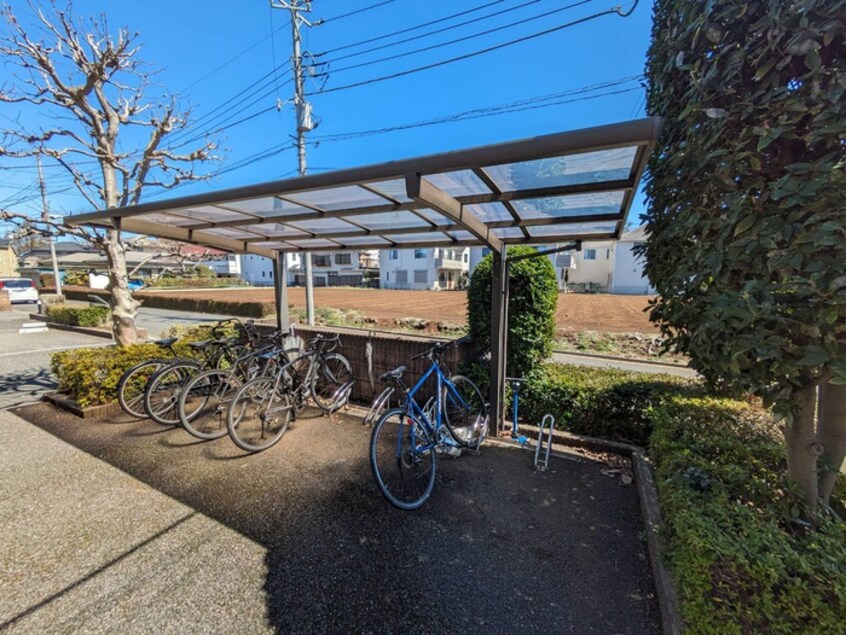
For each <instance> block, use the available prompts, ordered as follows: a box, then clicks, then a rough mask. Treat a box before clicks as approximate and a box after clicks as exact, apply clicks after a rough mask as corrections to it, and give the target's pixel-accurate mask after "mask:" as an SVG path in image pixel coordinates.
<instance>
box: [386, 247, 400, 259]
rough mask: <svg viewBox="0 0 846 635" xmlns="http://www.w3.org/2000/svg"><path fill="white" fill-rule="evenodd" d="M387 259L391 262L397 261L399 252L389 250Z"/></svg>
mask: <svg viewBox="0 0 846 635" xmlns="http://www.w3.org/2000/svg"><path fill="white" fill-rule="evenodd" d="M388 257H389V258H390V259H391V260H399V250H398V249H391V251H390V253H389V256H388Z"/></svg>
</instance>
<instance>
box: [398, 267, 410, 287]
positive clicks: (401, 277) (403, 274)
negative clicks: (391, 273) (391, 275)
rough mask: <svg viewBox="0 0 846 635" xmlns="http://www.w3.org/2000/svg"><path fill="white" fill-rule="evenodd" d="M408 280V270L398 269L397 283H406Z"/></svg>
mask: <svg viewBox="0 0 846 635" xmlns="http://www.w3.org/2000/svg"><path fill="white" fill-rule="evenodd" d="M407 282H408V272H407V271H406V270H405V269H397V279H396V283H397V284H405V283H407Z"/></svg>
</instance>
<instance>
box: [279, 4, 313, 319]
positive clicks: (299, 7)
mask: <svg viewBox="0 0 846 635" xmlns="http://www.w3.org/2000/svg"><path fill="white" fill-rule="evenodd" d="M270 6H271V8H273V9H287V10H288V11H290V12H291V41H292V44H293V48H294V51H293V55H292V57H291V66H292V70H293V72H294V106H295V107H296V113H297V163H298V167H299V172H300V176H304V175H305V173H306V141H305V133H306V132H307V131H309V130H311V129H312V128H313V127H314V124H313V120H312V116H311V104H309V103H308V102H307V101H306V98H305V89H304V86H303V56H302V43H301V39H300V25H301V24H305V25H306V26H309V27H310V26H312V24H311V23H310V22H309V21H308V20H306V18H305V17H304V16H302V15H301V13H303V12H308V11H311V0H270ZM302 256H303V265H304V269H305V280H306V317H307V320H308V323H309V324H310V325H313V324H314V280H313V277H312V268H311V253H309V252H307V253H304V254H302Z"/></svg>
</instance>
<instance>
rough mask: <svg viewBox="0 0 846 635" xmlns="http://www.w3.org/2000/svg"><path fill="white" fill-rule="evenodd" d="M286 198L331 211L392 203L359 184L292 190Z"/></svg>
mask: <svg viewBox="0 0 846 635" xmlns="http://www.w3.org/2000/svg"><path fill="white" fill-rule="evenodd" d="M285 198H287V199H288V200H290V201H294V202H298V203H305V204H306V205H311V206H312V207H316V208H317V209H320V210H323V211H326V212H331V211H334V210H339V209H356V208H358V207H370V206H372V205H390V204H391V201H389V200H388V199H386V198H384V197H382V196H379V195H378V194H374V193H373V192H368V191H367V190H365V189H364V188H360V187H358V186H357V185H347V186H344V187H330V188H326V189H322V190H309V191H305V192H291V193H290V194H286V195H285Z"/></svg>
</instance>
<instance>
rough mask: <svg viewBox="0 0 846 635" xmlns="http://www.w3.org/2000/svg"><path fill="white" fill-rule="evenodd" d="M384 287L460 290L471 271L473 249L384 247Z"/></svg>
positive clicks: (381, 278) (381, 280)
mask: <svg viewBox="0 0 846 635" xmlns="http://www.w3.org/2000/svg"><path fill="white" fill-rule="evenodd" d="M379 264H380V267H379V286H380V288H382V289H432V290H442V289H458V288H462V287H463V286H464V284H465V282H466V280H467V274H468V272H469V270H470V249H469V248H467V247H459V248H452V247H438V248H435V249H383V250H382V251H381V252H380V254H379Z"/></svg>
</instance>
